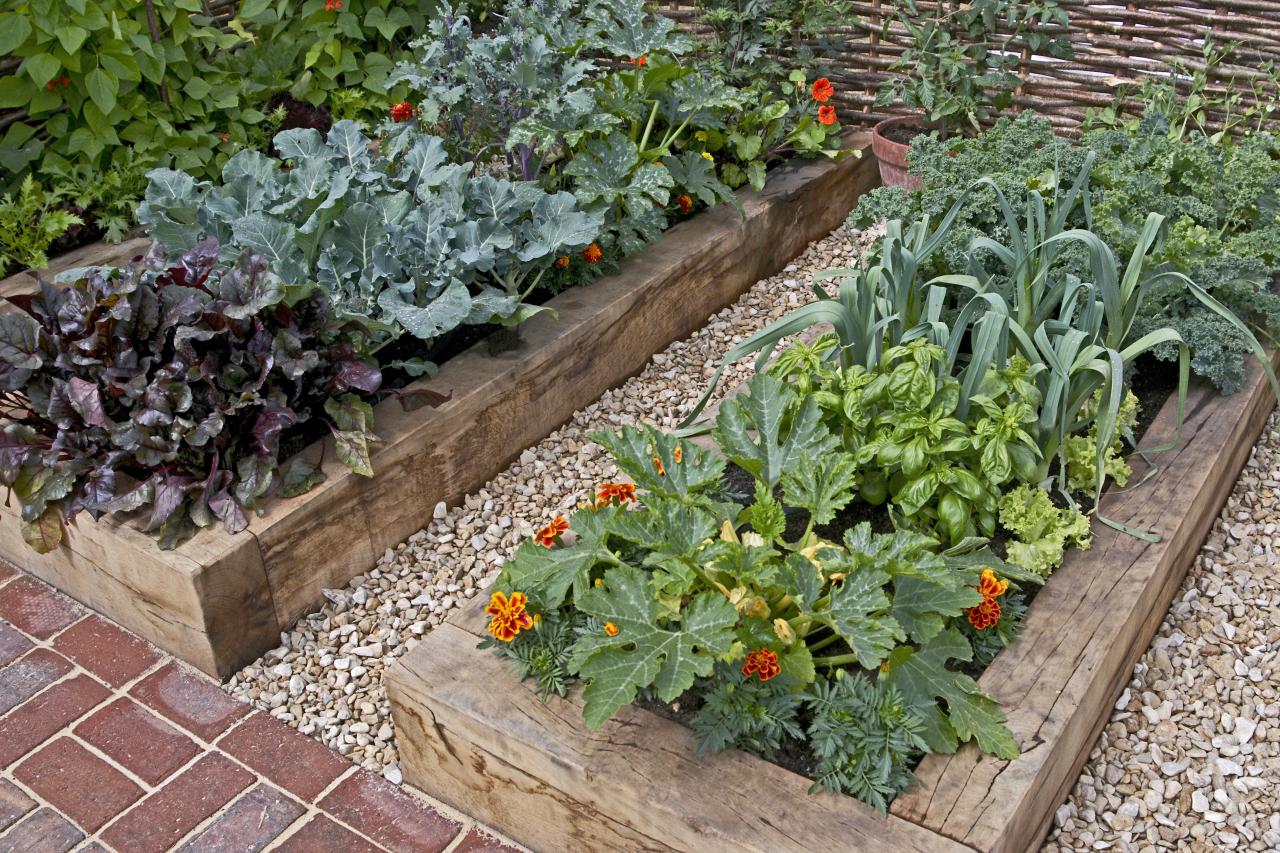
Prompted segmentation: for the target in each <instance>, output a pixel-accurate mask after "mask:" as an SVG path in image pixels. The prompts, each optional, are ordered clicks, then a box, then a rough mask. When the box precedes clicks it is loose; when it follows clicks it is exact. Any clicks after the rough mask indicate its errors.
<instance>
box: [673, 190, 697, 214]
mask: <svg viewBox="0 0 1280 853" xmlns="http://www.w3.org/2000/svg"><path fill="white" fill-rule="evenodd" d="M676 207H678V208H680V212H681V213H688V212H689V211H691V210H693V199H692V198H690V197H689V196H687V195H685V194H683V193H681V194H680V195H678V196H676Z"/></svg>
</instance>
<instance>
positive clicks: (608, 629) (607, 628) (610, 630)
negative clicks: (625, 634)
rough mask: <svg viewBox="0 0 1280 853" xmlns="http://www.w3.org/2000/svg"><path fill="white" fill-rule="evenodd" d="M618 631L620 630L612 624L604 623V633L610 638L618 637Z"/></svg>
mask: <svg viewBox="0 0 1280 853" xmlns="http://www.w3.org/2000/svg"><path fill="white" fill-rule="evenodd" d="M620 630H622V629H621V628H619V627H618V626H617V625H615V624H613V623H612V622H606V623H604V632H605V633H606V634H608V635H609V636H610V637H616V636H618V632H619V631H620Z"/></svg>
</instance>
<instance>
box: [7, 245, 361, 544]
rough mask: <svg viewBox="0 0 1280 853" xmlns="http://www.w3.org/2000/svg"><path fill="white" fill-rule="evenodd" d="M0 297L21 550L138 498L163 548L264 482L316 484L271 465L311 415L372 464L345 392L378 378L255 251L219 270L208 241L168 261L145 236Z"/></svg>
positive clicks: (354, 396)
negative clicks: (68, 522) (48, 281)
mask: <svg viewBox="0 0 1280 853" xmlns="http://www.w3.org/2000/svg"><path fill="white" fill-rule="evenodd" d="M9 301H10V303H12V304H13V305H14V306H16V308H17V309H18V310H13V311H8V312H6V313H3V314H0V359H2V361H0V400H2V403H3V409H4V416H5V426H4V431H3V436H0V483H3V484H4V485H5V486H7V487H9V488H11V489H12V490H13V494H14V495H15V497H16V498H17V500H18V502H19V504H20V506H21V512H22V521H23V538H24V539H26V541H27V542H28V543H30V544H31V546H32V547H33V548H35V549H36V550H37V551H40V552H45V551H49V550H51V549H52V548H54V547H56V546H57V545H58V543H59V542H60V541H61V539H62V524H63V519H73V518H75V517H76V516H77V515H78V514H79V513H80V512H82V511H85V512H88V513H89V514H90V515H91V516H93V517H94V518H95V519H96V518H98V517H100V516H101V515H103V514H104V513H109V512H128V511H134V510H141V509H144V508H148V507H149V508H150V515H149V517H148V519H147V522H146V529H147V530H151V531H156V532H157V534H158V536H159V537H160V546H161V547H162V548H171V547H173V546H174V545H175V544H176V543H177V542H178V541H180V540H182V539H184V538H186V537H187V536H189V535H191V534H192V533H193V532H194V531H195V529H196V528H199V527H207V526H209V525H211V524H214V523H216V522H219V521H220V522H222V524H223V525H224V526H225V528H226V529H227V530H228V531H230V532H233V533H234V532H237V531H239V530H243V529H244V528H245V526H246V525H247V524H248V520H247V513H250V512H254V511H255V510H257V509H258V508H259V507H260V505H261V502H262V500H263V499H264V498H265V497H266V496H267V495H270V494H281V495H285V496H289V495H294V494H298V493H301V492H303V491H306V490H307V489H308V488H310V487H311V486H313V485H315V484H316V483H317V482H319V481H320V480H321V479H323V474H321V473H320V472H319V470H318V469H317V468H316V467H315V466H314V465H313V464H311V463H309V462H307V461H306V460H304V459H302V458H301V457H299V458H297V459H296V460H295V461H293V462H291V463H289V464H288V465H287V466H286V467H284V468H282V467H281V464H280V463H281V456H282V452H281V440H282V437H283V436H284V435H285V434H286V432H287V431H288V430H290V429H291V428H293V427H295V426H297V425H300V424H303V423H305V422H306V421H308V420H312V419H314V420H317V421H321V422H327V423H328V426H329V429H330V430H331V431H332V432H333V435H334V437H335V439H336V442H337V449H338V456H339V458H341V459H342V460H343V461H344V462H345V463H346V464H347V465H348V466H350V467H351V468H352V469H353V470H355V471H356V472H357V473H360V474H366V475H367V474H371V473H372V470H371V469H370V464H369V455H368V443H369V442H370V441H371V440H372V433H371V429H372V415H373V410H372V408H371V407H370V406H369V404H368V403H367V402H365V400H364V399H363V398H362V396H361V395H362V394H363V395H368V394H372V393H373V392H375V391H377V390H378V388H379V386H380V384H381V378H382V377H381V372H380V370H379V369H378V366H377V364H376V363H375V362H373V361H371V360H370V359H368V358H367V357H366V356H364V355H363V354H362V353H361V349H360V346H359V344H360V341H361V340H362V337H361V333H360V331H359V329H358V328H356V329H352V328H351V326H350V324H349V323H347V322H345V321H342V320H340V319H338V318H337V317H335V316H334V315H333V313H332V312H331V310H330V306H329V304H328V302H327V300H325V299H324V298H323V296H321V295H319V294H317V293H315V292H314V290H313V289H312V288H309V287H307V286H305V285H287V284H285V283H284V282H282V281H281V280H280V279H279V278H277V277H275V276H274V275H272V274H271V273H269V272H268V271H267V270H266V266H265V264H264V262H263V260H262V259H261V258H260V257H255V256H250V255H247V254H246V255H244V256H242V257H240V258H238V259H237V260H236V261H235V263H234V264H231V265H224V264H222V263H220V262H219V261H218V247H217V245H216V244H214V243H212V242H204V243H201V244H199V245H197V246H196V247H194V248H193V249H191V250H190V251H188V252H187V253H185V254H184V255H182V256H181V257H176V256H175V257H172V258H170V257H167V256H166V255H165V254H164V252H163V250H162V249H161V248H160V247H158V246H153V247H152V249H151V251H149V252H148V253H147V255H146V256H145V257H144V258H143V259H142V260H141V261H139V262H136V263H134V264H131V265H130V266H129V267H128V268H127V269H124V270H120V269H107V268H94V269H91V270H88V271H79V272H78V273H77V277H76V278H75V279H74V280H71V281H69V282H67V283H66V286H65V287H57V286H52V285H46V286H44V287H43V288H42V289H41V291H40V293H38V294H37V295H35V296H31V297H11V298H10V299H9ZM321 412H324V415H322V414H321ZM326 415H327V417H326Z"/></svg>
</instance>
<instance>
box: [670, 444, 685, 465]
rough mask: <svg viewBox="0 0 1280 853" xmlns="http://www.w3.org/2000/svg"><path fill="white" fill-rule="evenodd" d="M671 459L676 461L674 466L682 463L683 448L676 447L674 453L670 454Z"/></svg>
mask: <svg viewBox="0 0 1280 853" xmlns="http://www.w3.org/2000/svg"><path fill="white" fill-rule="evenodd" d="M671 458H672V459H674V460H675V461H676V464H677V465H679V464H680V463H681V462H683V461H684V448H683V447H680V446H677V447H676V449H675V452H674V453H672V454H671Z"/></svg>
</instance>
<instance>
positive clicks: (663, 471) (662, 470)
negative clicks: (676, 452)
mask: <svg viewBox="0 0 1280 853" xmlns="http://www.w3.org/2000/svg"><path fill="white" fill-rule="evenodd" d="M653 467H654V468H657V469H658V476H659V477H665V476H667V470H666V469H665V468H663V467H662V460H661V459H659V458H658V454H656V453H655V454H653Z"/></svg>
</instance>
